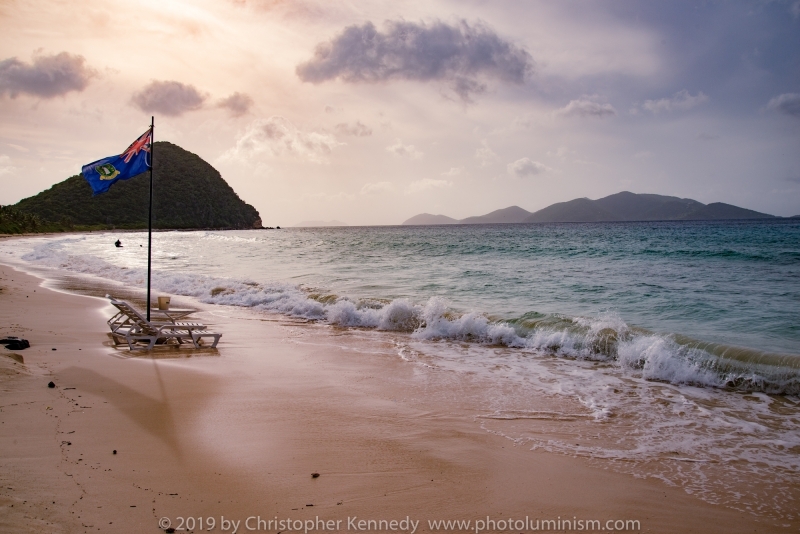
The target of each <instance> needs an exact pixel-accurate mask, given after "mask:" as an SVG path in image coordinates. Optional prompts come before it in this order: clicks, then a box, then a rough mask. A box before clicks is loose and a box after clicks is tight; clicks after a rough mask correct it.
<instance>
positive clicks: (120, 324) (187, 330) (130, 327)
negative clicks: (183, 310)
mask: <svg viewBox="0 0 800 534" xmlns="http://www.w3.org/2000/svg"><path fill="white" fill-rule="evenodd" d="M108 298H109V300H110V301H111V304H112V305H113V306H114V307H115V308H117V310H119V312H118V313H117V314H116V315H114V317H112V318H111V319H109V321H108V323H109V327H110V328H111V336H112V338H113V339H114V343H115V344H119V343H118V340H120V339H124V340H125V341H126V342H127V343H128V348H129V349H130V350H136V349H143V350H151V349H152V348H153V347H154V346H155V345H156V343H158V342H160V343H162V344H167V343H169V342H170V341H171V340H175V341H176V342H177V343H178V345H181V344H182V343H183V341H188V340H191V341H192V344H193V345H194V347H195V348H198V349H199V348H200V343H201V340H202V338H204V337H210V338H213V339H214V341H213V343H212V344H211V348H212V349H213V348H215V347H216V346H217V343H219V338H221V337H222V334H217V333H215V332H209V331H207V330H206V326H205V325H202V324H199V323H154V322H150V321H148V320H147V319H145V318H144V316H142V314H141V313H139V311H138V310H136V308H134V307H133V306H131V305H130V304H128V303H127V302H125V301H120V300H116V299H114V298H113V297H110V296H109V297H108ZM141 342H146V343H147V345H146V346H142V345H140V344H139V343H141Z"/></svg>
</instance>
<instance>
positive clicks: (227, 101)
mask: <svg viewBox="0 0 800 534" xmlns="http://www.w3.org/2000/svg"><path fill="white" fill-rule="evenodd" d="M217 106H218V107H221V108H225V109H227V110H228V111H229V112H230V114H231V115H232V116H234V117H241V116H242V115H245V114H247V112H248V111H250V108H251V107H253V99H252V98H250V95H246V94H244V93H238V92H237V93H233V94H232V95H231V96H229V97H227V98H223V99H222V100H220V101H219V103H218V104H217Z"/></svg>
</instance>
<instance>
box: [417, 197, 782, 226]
mask: <svg viewBox="0 0 800 534" xmlns="http://www.w3.org/2000/svg"><path fill="white" fill-rule="evenodd" d="M774 218H776V217H775V216H774V215H769V214H767V213H759V212H757V211H753V210H748V209H745V208H740V207H738V206H732V205H731V204H725V203H724V202H712V203H711V204H703V203H702V202H698V201H696V200H692V199H690V198H678V197H670V196H664V195H648V194H636V193H631V192H629V191H623V192H621V193H617V194H615V195H610V196H607V197H604V198H600V199H597V200H590V199H588V198H576V199H575V200H570V201H569V202H558V203H556V204H552V205H550V206H547V207H546V208H544V209H541V210H539V211H537V212H534V213H531V212H529V211H526V210H524V209H522V208H520V207H519V206H511V207H508V208H504V209H500V210H495V211H493V212H491V213H487V214H486V215H480V216H475V217H467V218H466V219H461V220H458V219H453V218H451V217H447V216H445V215H431V214H429V213H421V214H419V215H415V216H414V217H411V218H410V219H408V220H407V221H405V222H403V224H404V225H432V224H496V223H536V222H542V223H548V222H617V221H708V220H723V219H774Z"/></svg>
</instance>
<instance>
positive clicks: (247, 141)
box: [221, 116, 341, 163]
mask: <svg viewBox="0 0 800 534" xmlns="http://www.w3.org/2000/svg"><path fill="white" fill-rule="evenodd" d="M340 144H341V143H339V142H337V141H336V138H334V137H333V136H332V135H329V134H324V133H318V132H303V131H301V130H300V129H298V128H297V126H295V125H294V124H292V123H291V122H290V121H289V120H287V119H285V118H283V117H278V116H275V117H270V118H269V119H257V120H254V121H253V122H252V123H250V125H249V126H248V127H247V130H246V131H245V133H244V134H243V135H241V136H240V137H239V138H238V139H237V140H236V146H235V147H233V148H231V149H230V150H228V151H227V152H225V154H223V155H222V157H221V159H223V160H226V159H228V160H230V159H234V160H242V159H249V158H252V157H253V156H256V155H259V154H268V155H272V156H280V155H283V154H290V155H294V156H296V157H299V158H302V159H305V160H308V161H311V162H313V163H325V162H326V161H327V157H328V156H329V155H330V154H331V152H332V151H333V149H334V148H336V147H337V146H338V145H340Z"/></svg>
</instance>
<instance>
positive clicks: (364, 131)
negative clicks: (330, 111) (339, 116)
mask: <svg viewBox="0 0 800 534" xmlns="http://www.w3.org/2000/svg"><path fill="white" fill-rule="evenodd" d="M334 129H335V130H336V133H337V134H339V135H349V136H353V137H368V136H370V135H372V128H370V127H369V126H367V125H366V124H363V123H362V122H361V121H356V122H354V123H347V122H341V123H339V124H337V125H336V126H335V127H334Z"/></svg>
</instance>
